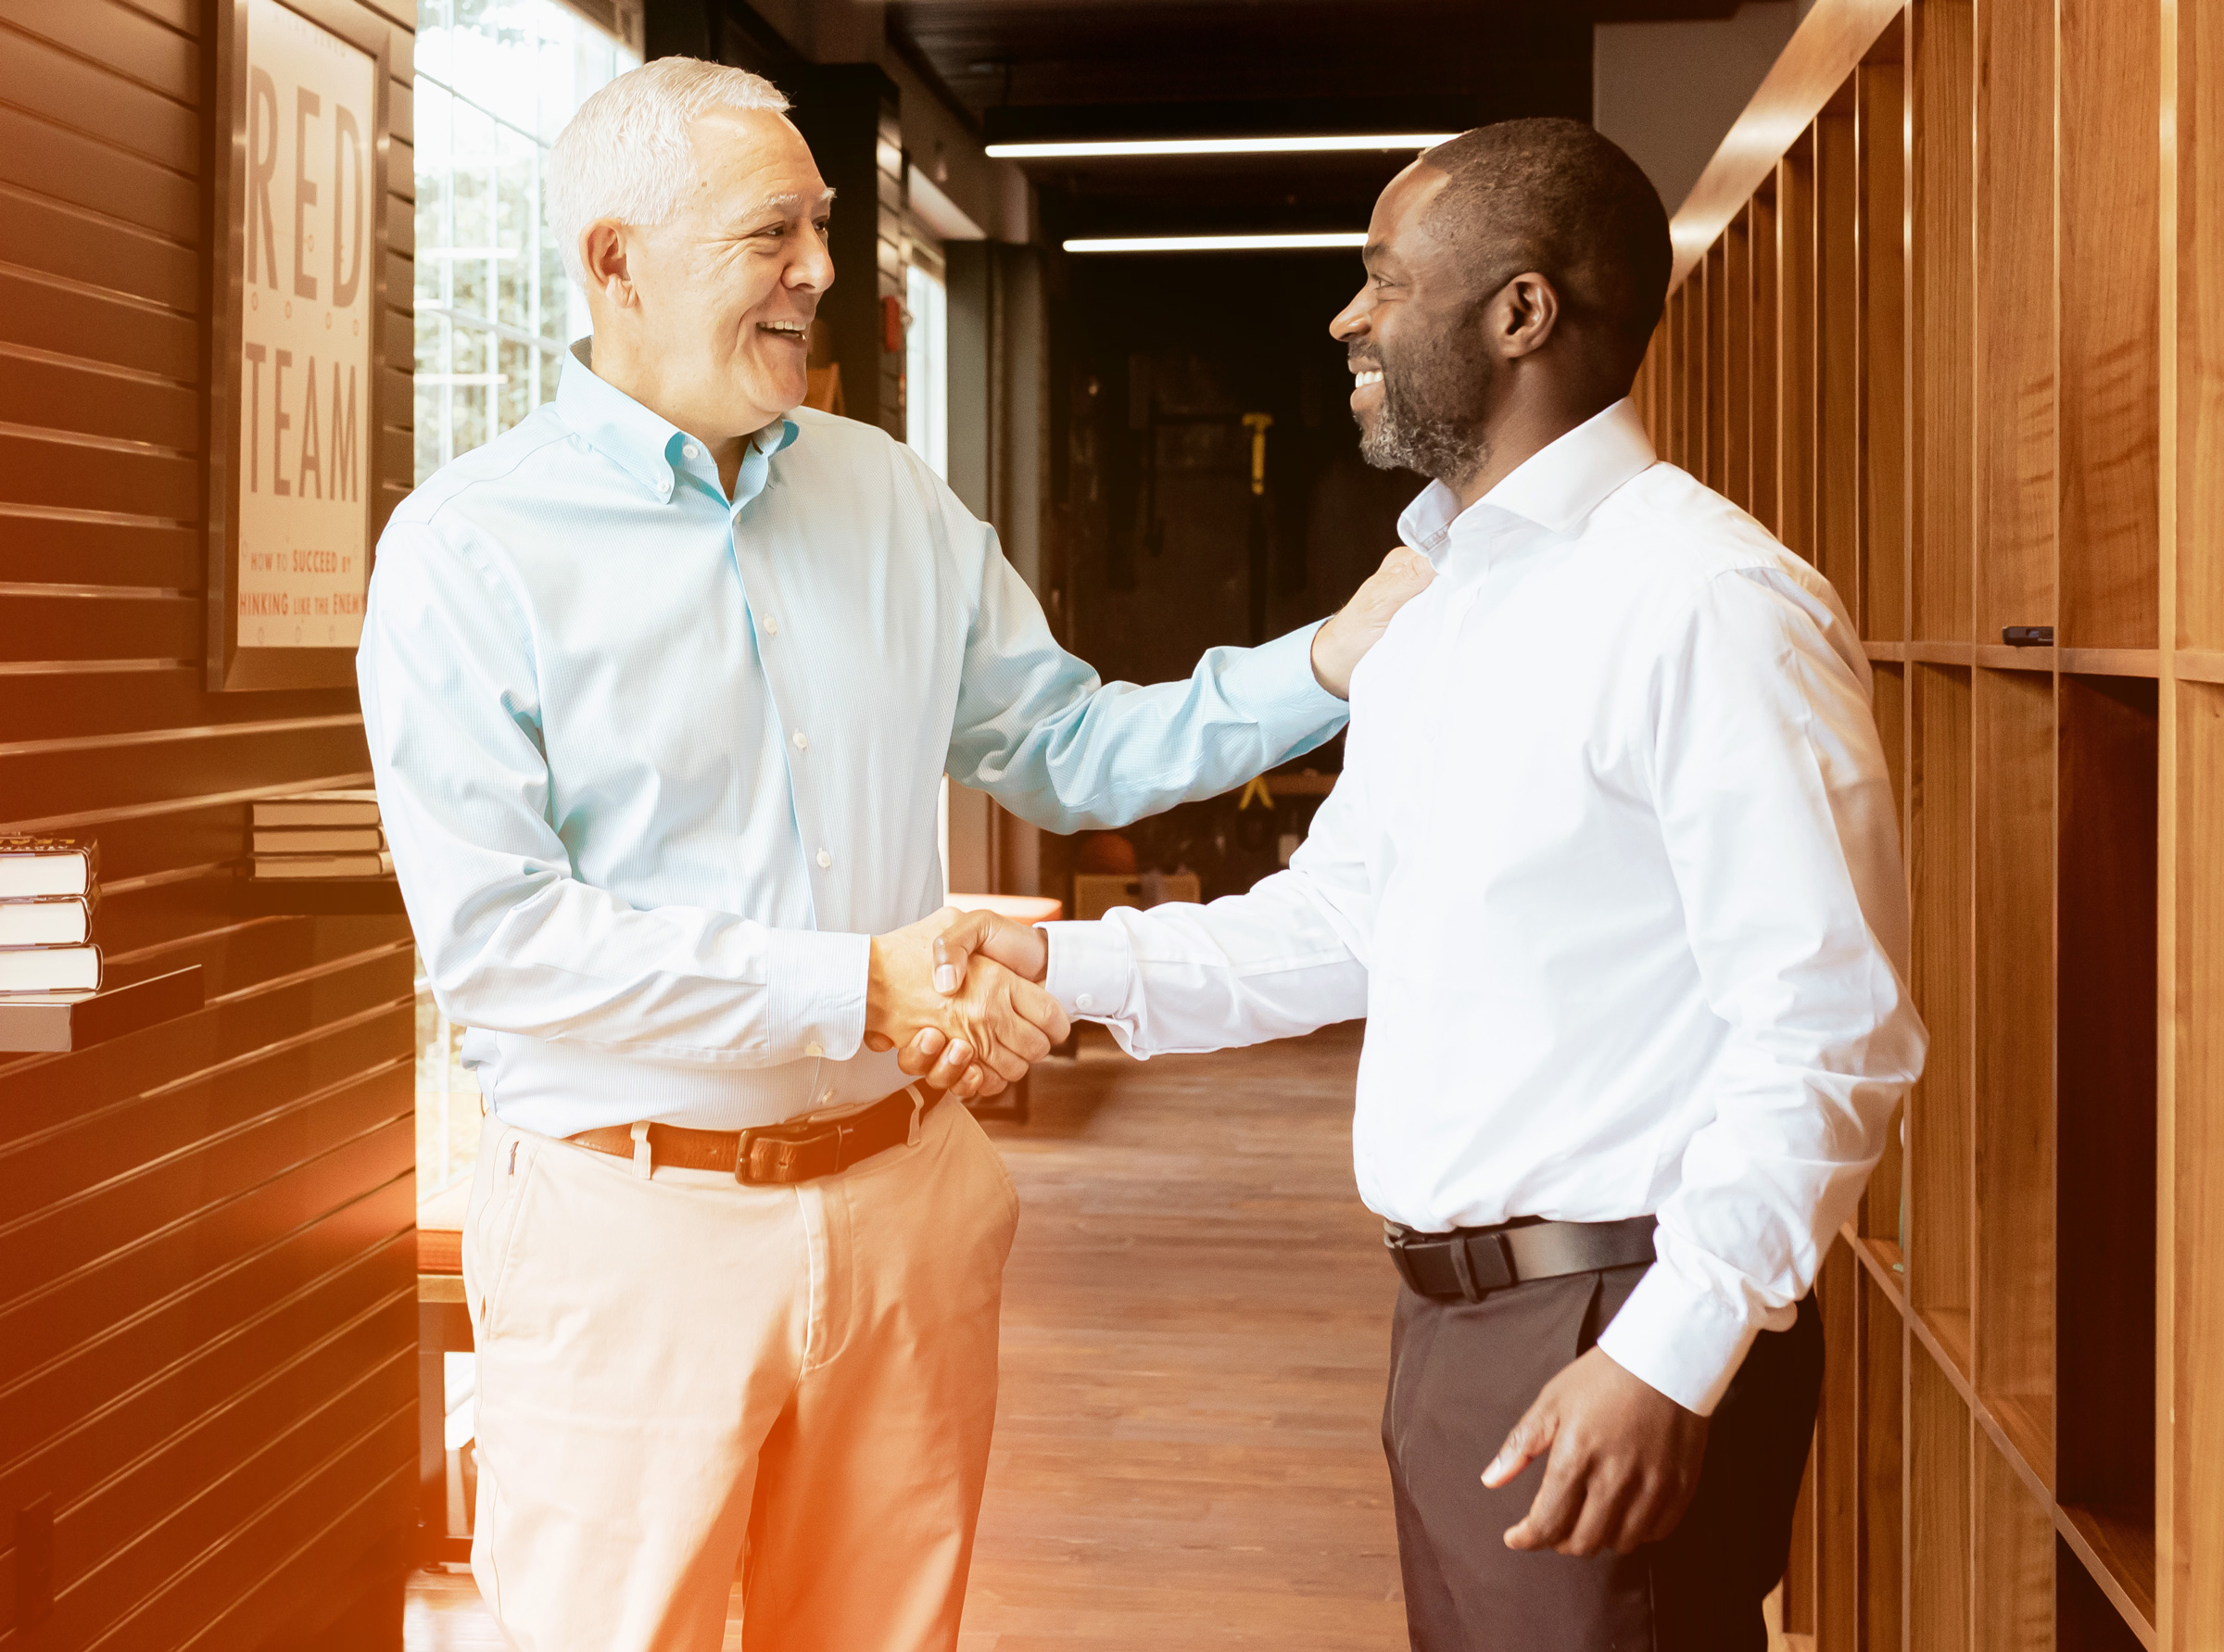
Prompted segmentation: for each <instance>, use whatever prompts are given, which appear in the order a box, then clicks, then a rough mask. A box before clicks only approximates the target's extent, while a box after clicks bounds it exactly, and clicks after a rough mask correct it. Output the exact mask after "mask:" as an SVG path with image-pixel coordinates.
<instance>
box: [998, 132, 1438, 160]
mask: <svg viewBox="0 0 2224 1652" xmlns="http://www.w3.org/2000/svg"><path fill="white" fill-rule="evenodd" d="M1458 135H1459V134H1458V133H1457V132H1376V133H1374V134H1372V135H1371V136H1366V137H1312V138H1119V139H1115V140H1111V141H1108V142H1104V143H1093V142H1076V143H1052V144H991V145H989V146H988V152H989V154H990V155H991V156H992V158H995V159H998V160H1064V159H1074V160H1087V159H1095V158H1103V157H1117V156H1132V155H1318V154H1323V153H1327V152H1330V151H1333V150H1343V149H1416V150H1418V149H1433V148H1434V147H1435V146H1436V145H1438V144H1441V143H1444V142H1446V141H1447V140H1448V139H1450V138H1453V137H1457V136H1458Z"/></svg>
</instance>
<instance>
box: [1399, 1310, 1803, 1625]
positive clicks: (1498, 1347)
mask: <svg viewBox="0 0 2224 1652" xmlns="http://www.w3.org/2000/svg"><path fill="white" fill-rule="evenodd" d="M1644 1272H1645V1268H1644V1267H1642V1266H1638V1267H1617V1268H1611V1269H1609V1270H1607V1271H1606V1272H1603V1273H1579V1274H1569V1275H1566V1276H1564V1277H1562V1278H1560V1279H1550V1280H1533V1281H1531V1282H1529V1283H1526V1284H1521V1285H1515V1286H1513V1287H1511V1288H1510V1289H1509V1290H1505V1291H1498V1292H1494V1293H1491V1294H1490V1295H1488V1296H1486V1297H1485V1298H1484V1299H1483V1300H1482V1301H1481V1302H1477V1303H1468V1302H1460V1301H1456V1300H1455V1301H1448V1302H1447V1301H1441V1300H1438V1299H1435V1298H1432V1297H1426V1296H1419V1295H1416V1294H1415V1293H1413V1292H1411V1291H1409V1290H1408V1289H1406V1288H1405V1287H1404V1286H1402V1285H1401V1286H1400V1287H1399V1288H1398V1298H1397V1314H1396V1322H1395V1328H1394V1330H1393V1332H1392V1336H1391V1344H1390V1393H1389V1397H1388V1399H1387V1401H1386V1402H1385V1404H1384V1407H1383V1448H1384V1451H1385V1452H1386V1453H1387V1454H1388V1456H1389V1458H1390V1480H1391V1485H1392V1489H1393V1491H1394V1493H1395V1494H1396V1504H1397V1550H1398V1563H1399V1568H1400V1570H1402V1571H1403V1573H1404V1576H1405V1587H1406V1623H1407V1628H1408V1631H1409V1633H1410V1635H1411V1637H1412V1643H1413V1646H1414V1649H1415V1652H1765V1648H1766V1646H1767V1644H1768V1636H1767V1632H1766V1630H1765V1629H1764V1628H1763V1623H1762V1618H1761V1603H1762V1601H1763V1598H1764V1597H1765V1596H1766V1595H1767V1594H1768V1592H1769V1591H1770V1590H1771V1589H1773V1588H1775V1584H1776V1580H1777V1579H1778V1578H1780V1577H1782V1576H1783V1574H1784V1562H1785V1559H1786V1557H1787V1556H1788V1554H1789V1553H1790V1546H1791V1513H1792V1505H1793V1504H1794V1503H1795V1502H1797V1501H1798V1499H1799V1491H1800V1477H1801V1473H1802V1472H1803V1471H1804V1469H1805V1467H1806V1462H1807V1447H1808V1444H1809V1442H1810V1441H1811V1440H1812V1438H1813V1432H1814V1410H1815V1404H1816V1400H1817V1397H1818V1396H1819V1394H1820V1393H1821V1389H1822V1374H1823V1336H1822V1321H1821V1318H1820V1317H1819V1316H1818V1315H1817V1314H1816V1312H1815V1306H1814V1299H1813V1297H1812V1296H1811V1297H1809V1298H1808V1299H1807V1300H1806V1301H1804V1302H1802V1303H1801V1304H1800V1317H1799V1322H1798V1324H1796V1325H1795V1326H1794V1327H1793V1328H1792V1329H1790V1330H1784V1331H1763V1332H1762V1333H1761V1336H1760V1338H1759V1339H1758V1340H1757V1341H1756V1342H1755V1343H1754V1344H1753V1348H1752V1352H1751V1353H1750V1354H1749V1355H1748V1356H1746V1360H1745V1364H1744V1365H1743V1366H1741V1367H1740V1368H1738V1375H1737V1376H1736V1377H1735V1378H1734V1379H1732V1381H1731V1383H1730V1388H1729V1392H1728V1393H1727V1394H1725V1396H1724V1398H1723V1402H1722V1404H1721V1406H1719V1407H1717V1409H1716V1410H1715V1413H1714V1418H1713V1420H1712V1424H1711V1426H1710V1427H1709V1430H1708V1434H1707V1456H1706V1463H1705V1467H1704V1468H1703V1469H1702V1470H1701V1472H1700V1487H1699V1493H1698V1494H1697V1496H1696V1497H1694V1499H1693V1500H1692V1504H1691V1507H1690V1509H1689V1511H1688V1512H1687V1514H1686V1515H1685V1516H1684V1519H1683V1523H1682V1524H1681V1525H1680V1526H1678V1527H1677V1528H1676V1530H1675V1531H1674V1532H1673V1533H1672V1534H1671V1535H1670V1536H1669V1537H1668V1538H1667V1539H1666V1540H1665V1541H1663V1542H1661V1543H1656V1544H1649V1545H1647V1546H1646V1547H1644V1548H1642V1549H1639V1550H1637V1551H1636V1553H1634V1554H1630V1555H1613V1554H1604V1555H1598V1556H1594V1557H1590V1558H1587V1559H1577V1558H1574V1557H1571V1556H1566V1555H1555V1554H1551V1553H1548V1552H1547V1553H1517V1552H1516V1551H1515V1550H1512V1549H1510V1548H1508V1547H1507V1546H1506V1545H1505V1543H1504V1542H1503V1541H1502V1534H1503V1533H1504V1532H1505V1531H1506V1529H1507V1528H1508V1527H1509V1526H1511V1525H1513V1524H1515V1523H1516V1522H1518V1521H1519V1520H1521V1518H1522V1517H1523V1515H1524V1514H1526V1513H1527V1512H1528V1509H1529V1504H1530V1502H1531V1500H1532V1499H1533V1498H1535V1495H1536V1489H1537V1486H1538V1485H1539V1484H1540V1483H1541V1482H1542V1481H1543V1478H1544V1464H1543V1462H1542V1461H1541V1460H1540V1461H1538V1462H1535V1463H1532V1464H1531V1465H1530V1466H1529V1467H1528V1468H1527V1469H1524V1470H1523V1472H1522V1474H1521V1475H1520V1476H1519V1477H1518V1478H1517V1479H1516V1480H1515V1481H1514V1482H1512V1483H1511V1484H1510V1485H1508V1486H1505V1487H1503V1488H1502V1489H1500V1490H1498V1491H1495V1492H1493V1491H1486V1490H1485V1488H1484V1486H1483V1482H1482V1474H1483V1469H1484V1467H1485V1465H1486V1464H1487V1463H1488V1462H1489V1461H1490V1459H1491V1458H1492V1457H1495V1456H1497V1450H1498V1447H1499V1445H1500V1444H1503V1443H1504V1441H1505V1438H1506V1436H1507V1434H1508V1433H1509V1432H1510V1431H1512V1428H1513V1425H1514V1424H1515V1423H1517V1422H1519V1421H1520V1420H1521V1419H1522V1415H1523V1412H1525V1411H1527V1410H1528V1408H1529V1406H1530V1403H1531V1402H1532V1401H1534V1400H1535V1398H1536V1395H1537V1393H1538V1391H1539V1390H1541V1389H1542V1388H1543V1387H1544V1385H1545V1384H1546V1383H1547V1382H1548V1381H1550V1380H1551V1378H1552V1377H1553V1376H1554V1374H1556V1373H1557V1372H1558V1371H1559V1370H1560V1369H1561V1367H1563V1366H1565V1365H1567V1364H1568V1363H1569V1361H1571V1360H1573V1358H1575V1356H1577V1355H1579V1354H1582V1353H1584V1352H1585V1351H1586V1350H1587V1349H1588V1348H1589V1347H1590V1346H1591V1344H1592V1343H1596V1342H1597V1341H1598V1340H1599V1332H1600V1331H1601V1330H1604V1329H1605V1328H1606V1325H1607V1323H1608V1321H1610V1320H1611V1319H1612V1318H1613V1317H1614V1314H1615V1313H1616V1312H1617V1311H1618V1310H1619V1309H1620V1307H1621V1305H1622V1304H1623V1303H1624V1301H1625V1300H1626V1299H1627V1297H1628V1295H1629V1293H1630V1292H1631V1291H1632V1290H1634V1289H1635V1288H1636V1282H1637V1280H1639V1279H1640V1278H1642V1277H1643V1275H1644Z"/></svg>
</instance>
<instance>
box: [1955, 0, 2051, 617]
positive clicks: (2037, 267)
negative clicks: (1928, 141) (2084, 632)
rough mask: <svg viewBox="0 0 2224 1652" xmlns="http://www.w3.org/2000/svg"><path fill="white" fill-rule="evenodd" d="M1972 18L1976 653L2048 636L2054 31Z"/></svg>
mask: <svg viewBox="0 0 2224 1652" xmlns="http://www.w3.org/2000/svg"><path fill="white" fill-rule="evenodd" d="M2050 21H2051V19H2048V18H2045V17H2044V16H2043V15H2042V14H2041V12H2039V11H2036V10H2034V8H2033V7H2032V6H2028V5H2013V4H2011V5H2000V4H1996V3H1991V0H1988V3H1987V4H1985V5H1983V6H1981V7H1980V8H1979V10H1978V43H1977V62H1978V77H1977V106H1976V120H1975V131H1976V141H1977V187H1976V189H1975V190H1974V191H1973V200H1974V206H1975V212H1976V225H1977V232H1976V233H1977V267H1976V290H1977V294H1978V303H1977V322H1976V346H1977V371H1976V398H1975V408H1976V417H1977V467H1978V481H1977V488H1976V511H1977V536H1976V539H1977V545H1978V556H1977V563H1976V578H1977V595H1976V607H1977V640H1978V641H1979V642H1997V641H1999V640H2000V636H2001V631H2002V628H2003V626H2008V625H2051V624H2054V561H2055V551H2054V538H2055V493H2056V475H2057V465H2056V457H2055V446H2056V440H2057V430H2056V419H2055V393H2054V383H2055V370H2054V362H2055V354H2056V347H2055V337H2056V331H2057V329H2056V317H2055V302H2056V294H2057V291H2058V290H2059V284H2058V282H2057V280H2056V267H2055V255H2054V243H2055V218H2054V174H2055V150H2054V102H2055V99H2054V32H2053V29H2052V28H2051V27H2047V26H2046V24H2047V23H2048V22H2050Z"/></svg>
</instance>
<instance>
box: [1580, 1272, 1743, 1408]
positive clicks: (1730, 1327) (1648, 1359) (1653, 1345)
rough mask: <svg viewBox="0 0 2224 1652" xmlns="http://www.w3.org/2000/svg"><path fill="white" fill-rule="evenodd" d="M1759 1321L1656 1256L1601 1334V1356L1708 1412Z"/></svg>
mask: <svg viewBox="0 0 2224 1652" xmlns="http://www.w3.org/2000/svg"><path fill="white" fill-rule="evenodd" d="M1759 1334H1760V1327H1759V1326H1757V1325H1755V1324H1753V1323H1752V1322H1750V1320H1748V1319H1747V1318H1746V1317H1745V1315H1744V1314H1743V1313H1741V1312H1740V1311H1738V1309H1737V1308H1734V1307H1732V1306H1731V1305H1729V1304H1728V1303H1725V1302H1724V1301H1723V1300H1722V1298H1721V1297H1720V1296H1717V1295H1716V1294H1714V1293H1712V1292H1711V1291H1702V1290H1699V1289H1696V1288H1694V1287H1693V1286H1692V1285H1691V1284H1690V1282H1689V1281H1688V1280H1685V1279H1684V1278H1683V1277H1682V1276H1681V1275H1679V1274H1678V1273H1677V1272H1676V1271H1675V1270H1674V1268H1672V1267H1669V1266H1668V1265H1667V1264H1666V1263H1665V1262H1655V1263H1654V1264H1653V1265H1652V1267H1651V1268H1650V1269H1649V1271H1648V1272H1647V1273H1646V1275H1645V1277H1644V1278H1643V1279H1641V1280H1638V1281H1637V1288H1636V1290H1635V1291H1632V1292H1631V1293H1629V1298H1628V1300H1627V1301H1625V1302H1624V1303H1623V1305H1622V1311H1621V1312H1620V1313H1618V1314H1616V1315H1615V1316H1614V1318H1613V1322H1612V1323H1611V1324H1610V1325H1609V1326H1607V1328H1606V1330H1605V1331H1604V1332H1603V1333H1602V1334H1601V1335H1600V1336H1599V1347H1600V1348H1602V1349H1603V1350H1605V1352H1606V1356H1607V1357H1608V1358H1609V1359H1611V1360H1612V1361H1613V1362H1614V1363H1615V1364H1616V1365H1618V1366H1620V1367H1621V1368H1623V1369H1624V1370H1625V1371H1627V1372H1628V1373H1629V1374H1630V1375H1631V1376H1633V1377H1635V1378H1636V1379H1637V1380H1638V1381H1641V1382H1645V1383H1647V1384H1649V1386H1651V1387H1652V1388H1655V1389H1657V1390H1659V1391H1660V1392H1661V1393H1664V1394H1666V1395H1667V1396H1668V1397H1669V1398H1670V1399H1672V1400H1674V1402H1675V1403H1676V1404H1677V1405H1679V1406H1683V1408H1684V1409H1685V1410H1687V1411H1695V1412H1697V1413H1698V1414H1699V1415H1700V1416H1701V1417H1712V1415H1713V1414H1714V1407H1715V1406H1719V1405H1720V1404H1722V1396H1723V1393H1724V1391H1725V1390H1726V1389H1727V1388H1728V1387H1729V1385H1730V1379H1731V1378H1732V1377H1735V1376H1736V1375H1737V1374H1738V1367H1739V1366H1741V1365H1743V1364H1744V1363H1745V1356H1746V1351H1747V1350H1748V1349H1750V1347H1751V1346H1752V1345H1753V1338H1754V1337H1755V1336H1757V1335H1759Z"/></svg>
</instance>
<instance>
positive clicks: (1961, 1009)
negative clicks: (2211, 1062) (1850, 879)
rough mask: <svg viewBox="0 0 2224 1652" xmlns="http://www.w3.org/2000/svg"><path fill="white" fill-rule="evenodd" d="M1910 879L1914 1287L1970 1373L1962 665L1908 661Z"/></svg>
mask: <svg viewBox="0 0 2224 1652" xmlns="http://www.w3.org/2000/svg"><path fill="white" fill-rule="evenodd" d="M1909 682H1910V687H1911V690H1912V696H1911V698H1912V701H1913V703H1912V708H1911V710H1912V714H1913V728H1914V738H1913V739H1912V741H1911V743H1910V746H1909V752H1908V755H1909V760H1910V767H1909V781H1908V798H1909V803H1908V806H1909V810H1910V813H1911V815H1912V825H1911V826H1910V830H1909V834H1908V862H1909V864H1908V879H1909V884H1910V887H1911V888H1912V889H1913V890H1914V949H1913V958H1912V964H1913V966H1914V981H1913V985H1914V994H1915V1003H1916V1004H1917V1005H1918V1006H1919V1007H1920V1009H1921V1010H1922V1013H1923V1019H1924V1022H1925V1024H1926V1025H1927V1027H1928V1028H1930V1053H1929V1056H1928V1058H1927V1062H1926V1065H1925V1068H1924V1073H1923V1077H1922V1078H1921V1079H1920V1080H1919V1081H1918V1082H1917V1084H1916V1085H1915V1088H1914V1094H1913V1095H1911V1096H1910V1097H1909V1099H1908V1105H1907V1121H1908V1141H1907V1150H1908V1155H1909V1169H1910V1179H1909V1187H1908V1216H1907V1274H1908V1292H1909V1296H1910V1300H1911V1301H1912V1303H1913V1304H1914V1306H1915V1307H1916V1308H1917V1309H1918V1310H1919V1311H1921V1312H1922V1313H1923V1314H1924V1315H1925V1316H1926V1317H1927V1318H1929V1319H1930V1321H1931V1322H1932V1324H1933V1326H1934V1328H1935V1329H1936V1330H1937V1331H1938V1333H1939V1336H1940V1341H1941V1343H1944V1344H1945V1345H1946V1346H1947V1347H1948V1348H1949V1349H1950V1350H1951V1351H1952V1356H1953V1357H1954V1359H1955V1361H1956V1363H1957V1364H1958V1365H1959V1366H1960V1367H1961V1368H1962V1369H1963V1370H1964V1372H1966V1371H1967V1368H1968V1356H1969V1316H1970V1306H1971V1304H1970V1292H1971V1282H1972V1274H1973V1268H1972V1265H1971V1256H1970V1250H1971V1232H1972V1230H1971V1223H1972V1217H1973V1213H1972V1210H1971V1207H1970V1206H1971V1197H1972V1192H1973V1186H1972V1166H1971V1143H1970V1091H1971V1087H1972V1083H1973V1080H1974V1077H1975V1059H1974V1051H1973V1049H1972V1040H1971V1019H1972V1004H1971V1002H1970V1001H1971V989H1972V986H1973V982H1972V979H1971V976H1972V966H1973V964H1974V937H1973V935H1972V933H1971V931H1972V916H1973V906H1974V902H1973V897H1972V888H1971V881H1972V865H1971V862H1972V860H1973V858H1974V851H1975V843H1974V838H1973V827H1972V811H1971V800H1970V784H1971V778H1972V776H1971V737H1972V729H1971V704H1970V700H1971V684H1970V674H1969V672H1968V671H1967V670H1966V669H1964V668H1961V667H1958V666H1940V665H1927V664H1925V665H1916V666H1914V667H1912V668H1911V670H1910V673H1909Z"/></svg>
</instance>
